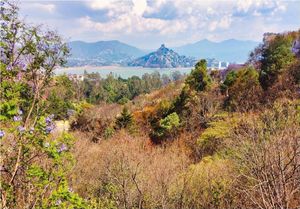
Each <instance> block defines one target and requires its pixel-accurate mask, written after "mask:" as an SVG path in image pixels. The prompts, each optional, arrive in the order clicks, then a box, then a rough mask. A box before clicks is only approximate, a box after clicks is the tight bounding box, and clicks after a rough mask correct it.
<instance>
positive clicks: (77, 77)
mask: <svg viewBox="0 0 300 209" xmlns="http://www.w3.org/2000/svg"><path fill="white" fill-rule="evenodd" d="M68 78H69V79H70V80H71V81H83V80H84V75H83V74H81V75H80V74H68Z"/></svg>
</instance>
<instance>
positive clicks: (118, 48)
mask: <svg viewBox="0 0 300 209" xmlns="http://www.w3.org/2000/svg"><path fill="white" fill-rule="evenodd" d="M258 44H259V43H258V42H255V41H241V40H236V39H228V40H225V41H221V42H212V41H209V40H207V39H203V40H201V41H198V42H196V43H192V44H186V45H183V46H180V47H172V49H173V50H171V49H168V48H166V47H165V48H166V49H168V50H161V52H164V53H165V52H166V53H169V55H168V56H167V57H165V59H163V57H160V58H159V57H158V54H156V55H157V56H154V57H152V58H150V57H148V58H150V60H151V61H150V62H149V63H142V62H144V61H145V60H144V61H143V60H142V59H147V55H145V54H146V53H147V51H148V52H149V51H150V50H147V51H146V50H142V49H139V48H137V47H134V46H131V45H128V44H126V43H122V42H120V41H117V40H112V41H98V42H94V43H87V42H84V41H72V42H69V43H68V45H69V47H70V48H71V57H70V58H69V59H68V65H69V66H85V65H92V66H107V65H123V66H127V65H130V66H137V65H142V66H151V67H154V66H158V67H163V66H168V67H171V66H188V65H189V64H188V63H189V62H190V61H191V58H188V57H195V58H196V59H203V58H204V59H209V58H215V59H217V60H220V61H226V62H237V63H243V62H245V61H246V60H247V58H248V55H249V53H250V51H252V50H253V49H254V48H255V47H256V46H257V45H258ZM173 52H174V53H176V54H174V53H173ZM177 53H178V54H177ZM179 54H180V55H179ZM148 55H150V56H153V54H152V55H151V53H150V54H148ZM183 55H184V56H183ZM142 56H143V57H144V58H142ZM185 56H188V57H185ZM155 57H156V58H157V59H158V60H159V59H160V62H161V63H156V64H154V63H155V62H156V61H155ZM137 58H141V59H139V60H137ZM169 58H170V59H171V60H173V61H171V60H169ZM158 60H157V61H158ZM135 62H136V63H135ZM150 63H152V64H150Z"/></svg>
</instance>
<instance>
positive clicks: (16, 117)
mask: <svg viewBox="0 0 300 209" xmlns="http://www.w3.org/2000/svg"><path fill="white" fill-rule="evenodd" d="M21 120H22V117H21V116H19V115H16V116H14V121H15V122H17V121H21Z"/></svg>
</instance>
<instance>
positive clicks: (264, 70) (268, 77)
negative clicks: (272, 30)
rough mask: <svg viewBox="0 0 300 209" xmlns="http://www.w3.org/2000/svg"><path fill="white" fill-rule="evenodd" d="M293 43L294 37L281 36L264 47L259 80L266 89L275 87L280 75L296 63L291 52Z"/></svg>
mask: <svg viewBox="0 0 300 209" xmlns="http://www.w3.org/2000/svg"><path fill="white" fill-rule="evenodd" d="M292 42H293V36H290V35H285V34H279V35H276V37H275V38H274V39H273V40H270V41H265V43H264V44H263V45H262V49H261V50H260V53H261V60H260V62H261V71H260V75H259V80H260V83H261V85H262V87H263V88H264V89H267V88H268V87H270V86H271V85H273V83H274V82H275V81H276V79H277V77H278V75H279V74H280V73H282V72H283V71H284V70H286V68H287V67H288V66H289V65H290V64H292V63H293V62H294V61H295V55H294V54H293V53H292V51H291V46H292Z"/></svg>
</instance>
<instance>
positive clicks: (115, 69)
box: [55, 66, 192, 78]
mask: <svg viewBox="0 0 300 209" xmlns="http://www.w3.org/2000/svg"><path fill="white" fill-rule="evenodd" d="M191 69H192V68H191V67H189V68H143V67H120V66H99V67H92V66H85V67H68V68H59V69H56V70H55V74H57V75H61V74H78V75H81V74H83V73H84V71H87V72H88V73H92V72H94V73H96V72H98V73H99V74H100V75H101V77H106V76H107V75H108V74H110V73H112V74H113V75H115V76H120V77H122V78H128V77H131V76H134V75H135V76H139V77H142V75H144V74H145V73H153V72H156V71H157V72H159V73H160V74H161V75H163V74H166V75H170V74H172V73H173V72H175V71H179V72H180V73H181V74H188V73H189V72H190V71H191Z"/></svg>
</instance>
